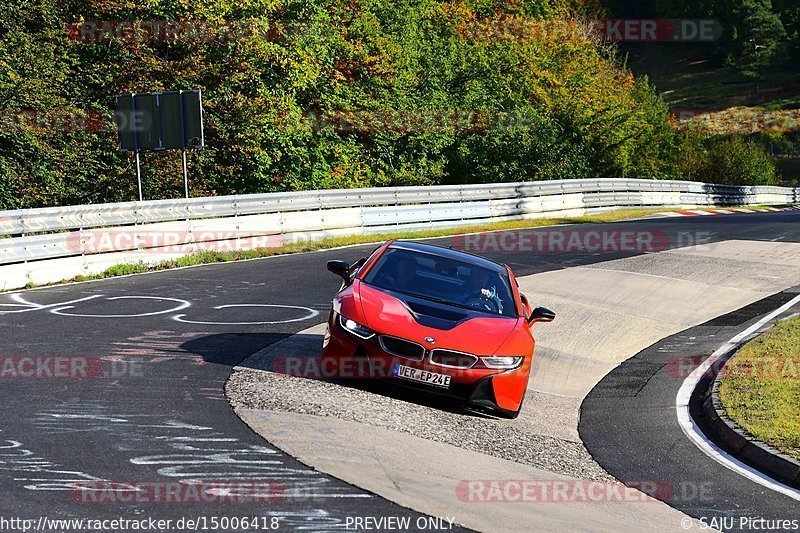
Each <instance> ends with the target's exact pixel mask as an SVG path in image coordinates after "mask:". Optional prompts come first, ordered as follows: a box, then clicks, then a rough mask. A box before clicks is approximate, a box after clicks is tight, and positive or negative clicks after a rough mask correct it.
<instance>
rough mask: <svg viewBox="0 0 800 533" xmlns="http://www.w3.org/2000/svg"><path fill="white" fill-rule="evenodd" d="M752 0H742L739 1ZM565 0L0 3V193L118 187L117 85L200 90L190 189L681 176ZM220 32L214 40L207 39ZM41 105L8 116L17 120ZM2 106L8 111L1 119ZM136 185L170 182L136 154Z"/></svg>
mask: <svg viewBox="0 0 800 533" xmlns="http://www.w3.org/2000/svg"><path fill="white" fill-rule="evenodd" d="M753 1H755V0H753ZM578 5H581V2H576V1H574V0H569V1H567V0H449V1H444V0H348V1H343V0H239V1H238V2H230V1H228V0H209V1H206V2H186V1H179V0H148V1H147V2H137V3H133V2H123V1H122V0H105V1H103V2H86V1H84V0H21V1H20V2H16V3H12V2H11V1H10V0H2V1H0V21H2V24H0V33H1V34H2V37H3V39H0V122H3V125H4V126H7V127H2V128H0V209H8V208H19V207H38V206H47V205H63V204H75V203H87V202H109V201H125V200H131V199H134V198H135V196H136V184H135V177H134V170H133V162H132V158H131V156H130V155H129V154H124V153H121V152H120V151H119V150H118V149H117V144H116V142H117V141H116V135H115V133H114V131H113V130H114V128H113V127H111V126H110V123H109V124H106V127H105V128H86V127H84V126H81V122H80V121H79V120H75V119H74V118H73V120H71V121H69V122H68V124H67V127H54V124H53V123H52V122H53V120H51V119H53V117H56V118H58V117H63V116H69V117H81V116H88V117H89V118H90V119H91V118H92V117H96V116H105V117H110V115H111V112H112V110H113V109H112V107H113V103H114V95H116V94H118V93H121V92H134V91H155V90H170V89H193V88H199V89H202V90H203V91H204V103H205V111H206V142H207V146H208V148H207V149H206V150H204V151H202V152H195V153H192V154H191V156H190V161H189V163H190V181H191V187H192V194H193V195H196V196H197V195H214V194H233V193H258V192H268V191H280V190H297V189H316V188H338V187H358V186H385V185H412V184H414V185H416V184H435V183H460V182H488V181H517V180H527V179H559V178H585V177H599V176H605V177H618V176H621V177H652V178H673V177H680V172H679V170H680V169H679V167H678V163H679V160H680V157H678V155H677V149H676V144H675V138H674V137H675V133H674V132H673V131H672V129H671V128H670V127H669V124H668V120H667V110H666V107H665V105H664V103H663V102H662V101H661V99H660V98H659V97H658V96H657V95H656V93H655V91H654V89H653V88H652V87H651V86H650V85H649V84H648V82H647V80H645V79H642V80H634V78H633V76H632V75H631V74H630V72H628V71H627V70H626V69H625V68H623V67H622V66H620V65H619V64H618V62H617V60H616V59H615V51H614V50H613V49H612V48H609V47H608V46H606V45H604V44H601V43H598V42H596V41H594V40H591V39H590V38H588V37H587V36H585V35H583V34H582V33H581V32H580V31H579V30H580V28H581V21H579V20H577V19H576V18H575V16H574V15H572V14H571V11H569V9H568V8H570V7H576V6H578ZM104 20H114V21H175V20H179V21H184V22H185V23H191V24H202V25H205V26H207V27H211V28H214V27H216V26H222V27H224V26H225V25H228V26H230V25H232V24H235V23H239V24H240V27H241V25H244V27H245V28H246V29H248V30H249V31H246V32H240V33H239V34H237V35H236V36H235V37H236V38H233V39H225V38H216V39H182V40H168V41H163V40H161V41H158V40H155V41H154V40H147V39H145V40H134V39H112V40H111V41H110V42H85V41H82V40H80V39H76V38H75V37H76V35H77V36H80V35H82V33H81V31H82V30H81V26H79V27H78V31H77V32H73V33H72V34H70V33H69V32H68V31H67V29H66V24H82V23H84V22H90V23H91V22H93V21H104ZM218 37H219V36H218ZM20 113H22V115H23V116H36V117H40V119H41V117H44V118H45V119H44V120H43V123H41V124H39V125H38V126H37V125H35V124H34V125H33V126H32V125H31V124H26V125H22V126H20V125H19V124H16V123H15V121H16V122H19V121H18V120H17V119H16V118H14V117H17V116H18V115H19V114H20ZM9 117H11V118H12V120H10V122H9ZM143 169H144V179H145V195H146V197H148V198H170V197H178V196H180V195H181V192H182V188H181V183H182V175H181V166H180V158H179V155H178V154H176V153H174V152H172V153H165V154H143Z"/></svg>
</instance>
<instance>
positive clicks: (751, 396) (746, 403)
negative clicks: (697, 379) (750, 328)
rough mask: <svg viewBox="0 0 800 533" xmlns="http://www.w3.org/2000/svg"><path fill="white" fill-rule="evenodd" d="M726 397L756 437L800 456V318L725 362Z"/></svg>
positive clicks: (727, 407)
mask: <svg viewBox="0 0 800 533" xmlns="http://www.w3.org/2000/svg"><path fill="white" fill-rule="evenodd" d="M720 400H721V402H722V405H723V407H724V408H725V410H726V411H727V413H728V416H729V417H730V418H731V420H733V421H735V422H736V423H737V424H739V425H740V426H741V427H742V428H743V429H745V430H746V431H747V432H748V433H750V434H751V435H753V437H755V438H756V439H758V440H760V441H762V442H766V443H767V444H769V445H771V446H774V447H775V448H777V449H778V450H780V451H782V452H783V453H786V454H787V455H790V456H792V457H794V458H797V459H800V317H795V318H791V319H789V320H786V321H783V322H779V323H777V324H776V325H775V326H773V327H772V328H771V329H770V330H769V331H767V332H766V333H764V334H763V335H761V336H759V337H758V338H756V339H754V340H752V341H751V342H749V343H748V344H746V345H745V346H743V347H742V348H741V349H740V350H739V351H738V352H737V353H736V355H735V356H734V357H733V359H731V360H730V361H729V362H728V364H727V365H726V366H725V370H724V372H723V375H722V378H721V382H720Z"/></svg>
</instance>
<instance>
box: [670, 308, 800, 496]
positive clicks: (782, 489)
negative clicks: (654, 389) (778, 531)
mask: <svg viewBox="0 0 800 533" xmlns="http://www.w3.org/2000/svg"><path fill="white" fill-rule="evenodd" d="M797 303H800V295H798V296H796V297H795V298H793V299H792V300H791V301H789V302H787V303H786V304H784V305H782V306H781V307H779V308H778V309H776V310H774V311H773V312H772V313H770V314H769V315H767V316H765V317H764V318H762V319H761V320H759V321H758V322H756V323H755V324H753V325H752V326H750V327H749V328H747V329H746V330H744V331H742V332H741V333H739V334H738V335H736V336H735V337H734V338H732V339H731V340H729V341H728V342H727V343H725V344H724V345H723V346H722V347H721V348H720V349H719V350H717V351H716V352H714V353H713V354H711V356H710V357H709V358H708V359H706V360H705V361H704V362H703V364H702V365H700V366H698V367H697V368H695V369H694V372H692V373H691V374H690V375H689V377H687V378H686V379H685V380H684V382H683V384H682V385H681V388H680V390H678V395H677V397H676V398H675V411H676V414H677V415H678V424H680V426H681V429H682V430H683V432H684V433H685V434H686V436H687V437H689V440H691V441H692V442H693V443H694V444H695V445H696V446H697V447H698V448H700V449H701V450H702V451H703V452H704V453H705V454H706V455H708V456H709V457H711V458H712V459H714V460H715V461H716V462H718V463H719V464H721V465H722V466H724V467H725V468H727V469H729V470H732V471H734V472H736V473H737V474H739V475H741V476H744V477H746V478H747V479H749V480H750V481H753V482H755V483H758V484H759V485H761V486H762V487H766V488H768V489H771V490H774V491H775V492H779V493H781V494H783V495H785V496H789V497H790V498H792V499H794V500H797V501H800V490H797V489H795V488H792V487H789V486H788V485H784V484H783V483H780V482H778V481H775V480H774V479H772V478H771V477H769V476H768V475H766V474H764V473H762V472H759V471H758V470H756V469H755V468H752V467H751V466H748V465H746V464H744V463H743V462H741V461H739V460H738V459H736V458H735V457H733V456H732V455H730V454H728V453H727V452H725V451H724V450H722V449H721V448H720V447H719V446H717V445H716V444H714V443H713V442H711V441H710V440H709V439H708V438H707V437H706V436H705V435H704V434H703V432H702V431H701V430H700V428H699V427H697V424H696V423H695V421H694V419H693V418H692V416H691V414H689V399H690V398H691V396H692V392H694V390H695V389H696V388H697V384H698V383H699V382H700V379H701V378H702V377H703V375H704V374H705V373H706V371H708V369H709V368H711V365H713V364H715V363H716V362H717V361H718V360H719V359H720V358H721V357H724V356H725V355H727V354H728V353H730V352H731V351H732V350H734V349H735V348H736V346H737V345H738V344H739V343H740V342H741V341H742V340H743V339H745V338H747V337H748V336H750V335H752V334H753V333H755V332H757V331H758V330H760V329H761V328H762V327H764V325H765V324H767V323H768V322H769V321H771V320H772V319H774V318H775V317H777V316H779V315H780V314H781V313H783V312H785V311H787V310H789V309H791V308H792V306H794V305H795V304H797Z"/></svg>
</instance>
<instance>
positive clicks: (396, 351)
mask: <svg viewBox="0 0 800 533" xmlns="http://www.w3.org/2000/svg"><path fill="white" fill-rule="evenodd" d="M380 341H381V347H382V348H383V349H384V350H385V351H386V352H388V353H390V354H392V355H396V356H397V357H404V358H406V359H413V360H414V361H422V358H423V356H424V355H425V348H424V347H423V346H422V345H421V344H417V343H416V342H411V341H407V340H405V339H398V338H397V337H389V336H388V335H381V336H380Z"/></svg>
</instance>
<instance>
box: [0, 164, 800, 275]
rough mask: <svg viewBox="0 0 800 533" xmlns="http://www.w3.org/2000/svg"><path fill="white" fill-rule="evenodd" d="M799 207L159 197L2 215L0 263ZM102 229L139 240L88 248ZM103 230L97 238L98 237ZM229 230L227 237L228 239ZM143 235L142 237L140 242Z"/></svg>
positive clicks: (771, 192) (326, 195)
mask: <svg viewBox="0 0 800 533" xmlns="http://www.w3.org/2000/svg"><path fill="white" fill-rule="evenodd" d="M792 203H800V189H798V188H795V189H792V188H787V187H760V186H743V187H736V186H729V185H711V184H705V183H699V182H687V181H666V180H640V179H595V180H562V181H538V182H519V183H490V184H469V185H453V186H448V185H439V186H428V187H391V188H375V189H342V190H326V191H300V192H285V193H268V194H254V195H237V196H220V197H212V198H192V199H181V200H156V201H149V202H127V203H115V204H97V205H82V206H67V207H53V208H44V209H23V210H17V211H3V212H0V235H2V236H11V237H9V238H2V239H0V265H11V264H15V263H22V262H31V261H41V260H46V259H55V258H65V257H74V256H82V255H87V254H99V253H112V252H127V251H135V250H142V249H147V248H154V247H155V244H154V243H153V242H152V239H149V240H148V239H146V238H138V237H141V235H144V234H146V233H152V232H159V231H163V232H171V233H172V234H174V235H176V236H177V237H176V239H177V240H174V241H172V243H171V244H191V243H203V242H212V241H219V240H223V239H224V238H226V237H225V235H228V234H230V235H233V236H234V237H232V238H234V239H237V238H241V237H242V236H265V235H283V236H286V237H287V239H288V240H297V239H298V238H303V236H305V237H309V238H315V237H319V236H325V235H328V234H369V233H378V232H383V231H386V230H389V229H392V228H405V227H408V228H412V227H413V228H418V227H444V226H454V225H464V224H470V223H480V222H484V221H491V220H509V219H515V218H523V217H529V218H530V217H532V216H536V215H539V214H542V215H543V214H548V213H554V212H578V211H585V210H587V209H605V208H618V207H677V206H681V205H701V206H702V205H754V204H763V205H780V204H792ZM98 228H109V230H108V231H109V232H115V231H116V232H127V233H129V234H130V235H129V236H130V238H126V239H119V240H118V242H117V241H114V240H113V239H112V240H111V241H112V242H111V244H109V245H108V246H105V247H101V248H98V247H97V246H94V245H92V246H88V244H89V239H93V238H95V237H96V230H97V229H98ZM92 230H95V231H92ZM226 232H227V233H226ZM137 236H138V237H137Z"/></svg>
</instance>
